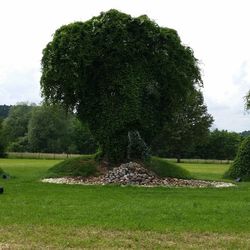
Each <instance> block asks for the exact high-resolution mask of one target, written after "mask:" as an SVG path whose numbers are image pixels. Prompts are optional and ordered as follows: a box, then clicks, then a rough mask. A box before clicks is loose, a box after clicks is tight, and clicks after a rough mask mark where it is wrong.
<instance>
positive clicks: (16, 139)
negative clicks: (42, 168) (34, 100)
mask: <svg viewBox="0 0 250 250" xmlns="http://www.w3.org/2000/svg"><path fill="white" fill-rule="evenodd" d="M33 107H34V106H33V105H28V104H27V103H19V104H17V105H15V106H12V107H11V109H10V111H9V116H8V117H7V118H6V119H5V120H4V122H3V130H2V135H3V140H4V141H5V144H8V145H11V144H12V143H13V147H14V148H18V149H19V150H20V151H26V150H27V145H24V144H23V142H24V141H25V140H26V138H25V137H26V136H27V133H28V123H29V120H30V117H31V112H32V109H33ZM26 141H27V140H26ZM22 146H24V147H22ZM7 149H8V148H7Z"/></svg>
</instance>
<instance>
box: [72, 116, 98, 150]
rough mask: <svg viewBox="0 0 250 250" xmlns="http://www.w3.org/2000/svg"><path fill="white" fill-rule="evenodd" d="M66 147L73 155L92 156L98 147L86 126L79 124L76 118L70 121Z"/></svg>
mask: <svg viewBox="0 0 250 250" xmlns="http://www.w3.org/2000/svg"><path fill="white" fill-rule="evenodd" d="M69 137H70V138H69V141H70V144H69V146H68V152H69V153H75V154H94V153H96V151H97V149H98V145H97V143H96V141H95V139H94V137H93V136H92V134H91V132H90V130H89V128H88V125H87V124H86V123H82V122H80V121H79V120H78V119H77V118H76V117H73V118H72V120H71V121H70V132H69Z"/></svg>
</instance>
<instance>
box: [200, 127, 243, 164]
mask: <svg viewBox="0 0 250 250" xmlns="http://www.w3.org/2000/svg"><path fill="white" fill-rule="evenodd" d="M241 140H242V138H241V135H240V134H238V133H235V132H229V131H227V130H218V129H215V130H214V131H212V132H210V135H209V137H208V139H207V141H206V142H205V143H204V144H203V145H201V146H200V147H198V148H197V149H196V154H197V155H199V157H200V158H203V159H218V160H224V159H226V160H232V159H234V157H235V156H236V153H237V150H238V147H239V145H240V143H241Z"/></svg>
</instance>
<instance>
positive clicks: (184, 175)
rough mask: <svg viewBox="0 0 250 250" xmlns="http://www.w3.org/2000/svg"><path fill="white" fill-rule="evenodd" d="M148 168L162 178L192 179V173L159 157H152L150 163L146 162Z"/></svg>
mask: <svg viewBox="0 0 250 250" xmlns="http://www.w3.org/2000/svg"><path fill="white" fill-rule="evenodd" d="M146 166H147V168H148V169H150V170H151V171H153V172H154V173H156V174H157V175H158V176H160V177H175V178H181V179H190V178H191V175H190V173H189V172H188V171H187V170H185V169H184V168H182V167H181V166H178V165H176V164H173V163H171V162H168V161H166V160H164V159H161V158H158V157H152V158H151V159H150V161H148V162H146Z"/></svg>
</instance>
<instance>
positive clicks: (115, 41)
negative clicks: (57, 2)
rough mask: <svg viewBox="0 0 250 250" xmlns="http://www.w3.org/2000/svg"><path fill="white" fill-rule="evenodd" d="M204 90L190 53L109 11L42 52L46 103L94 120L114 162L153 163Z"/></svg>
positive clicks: (139, 21) (159, 32) (146, 22)
mask: <svg viewBox="0 0 250 250" xmlns="http://www.w3.org/2000/svg"><path fill="white" fill-rule="evenodd" d="M201 84H202V81H201V75H200V70H199V67H198V62H197V59H196V58H195V57H194V55H193V51H192V50H191V48H189V47H187V46H184V45H183V44H182V43H181V40H180V38H179V36H178V34H177V32H176V31H175V30H173V29H169V28H163V27H159V26H158V25H157V24H156V23H155V22H153V21H151V20H150V19H149V18H148V17H147V16H145V15H143V16H140V17H137V18H133V17H131V16H130V15H127V14H124V13H121V12H119V11H117V10H110V11H108V12H103V13H101V14H100V15H99V16H97V17H93V18H92V19H90V20H88V21H86V22H75V23H71V24H68V25H64V26H62V27H61V28H59V29H58V30H57V31H56V32H55V34H54V36H53V39H52V41H51V42H50V43H48V45H47V46H46V48H45V49H44V50H43V57H42V77H41V89H42V95H43V96H44V98H45V101H46V102H48V103H53V104H54V103H59V104H61V105H64V106H65V108H66V109H67V110H74V111H75V112H76V113H77V114H78V117H79V118H80V120H81V121H83V122H87V123H88V126H89V128H90V130H91V132H92V134H93V135H94V137H95V139H96V141H98V143H99V145H100V149H101V157H102V159H105V160H108V161H109V162H123V161H127V160H131V159H137V160H143V159H144V158H145V157H147V156H148V152H149V151H148V148H149V147H150V145H151V142H152V140H153V138H154V137H155V135H156V134H157V132H158V131H160V130H161V129H162V127H163V126H164V124H166V122H167V121H169V120H171V117H172V114H173V113H174V112H175V110H176V109H177V108H178V106H180V105H183V103H185V99H186V97H187V95H188V93H189V92H190V91H193V90H194V89H195V87H196V86H197V85H201ZM180 100H181V101H180Z"/></svg>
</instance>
